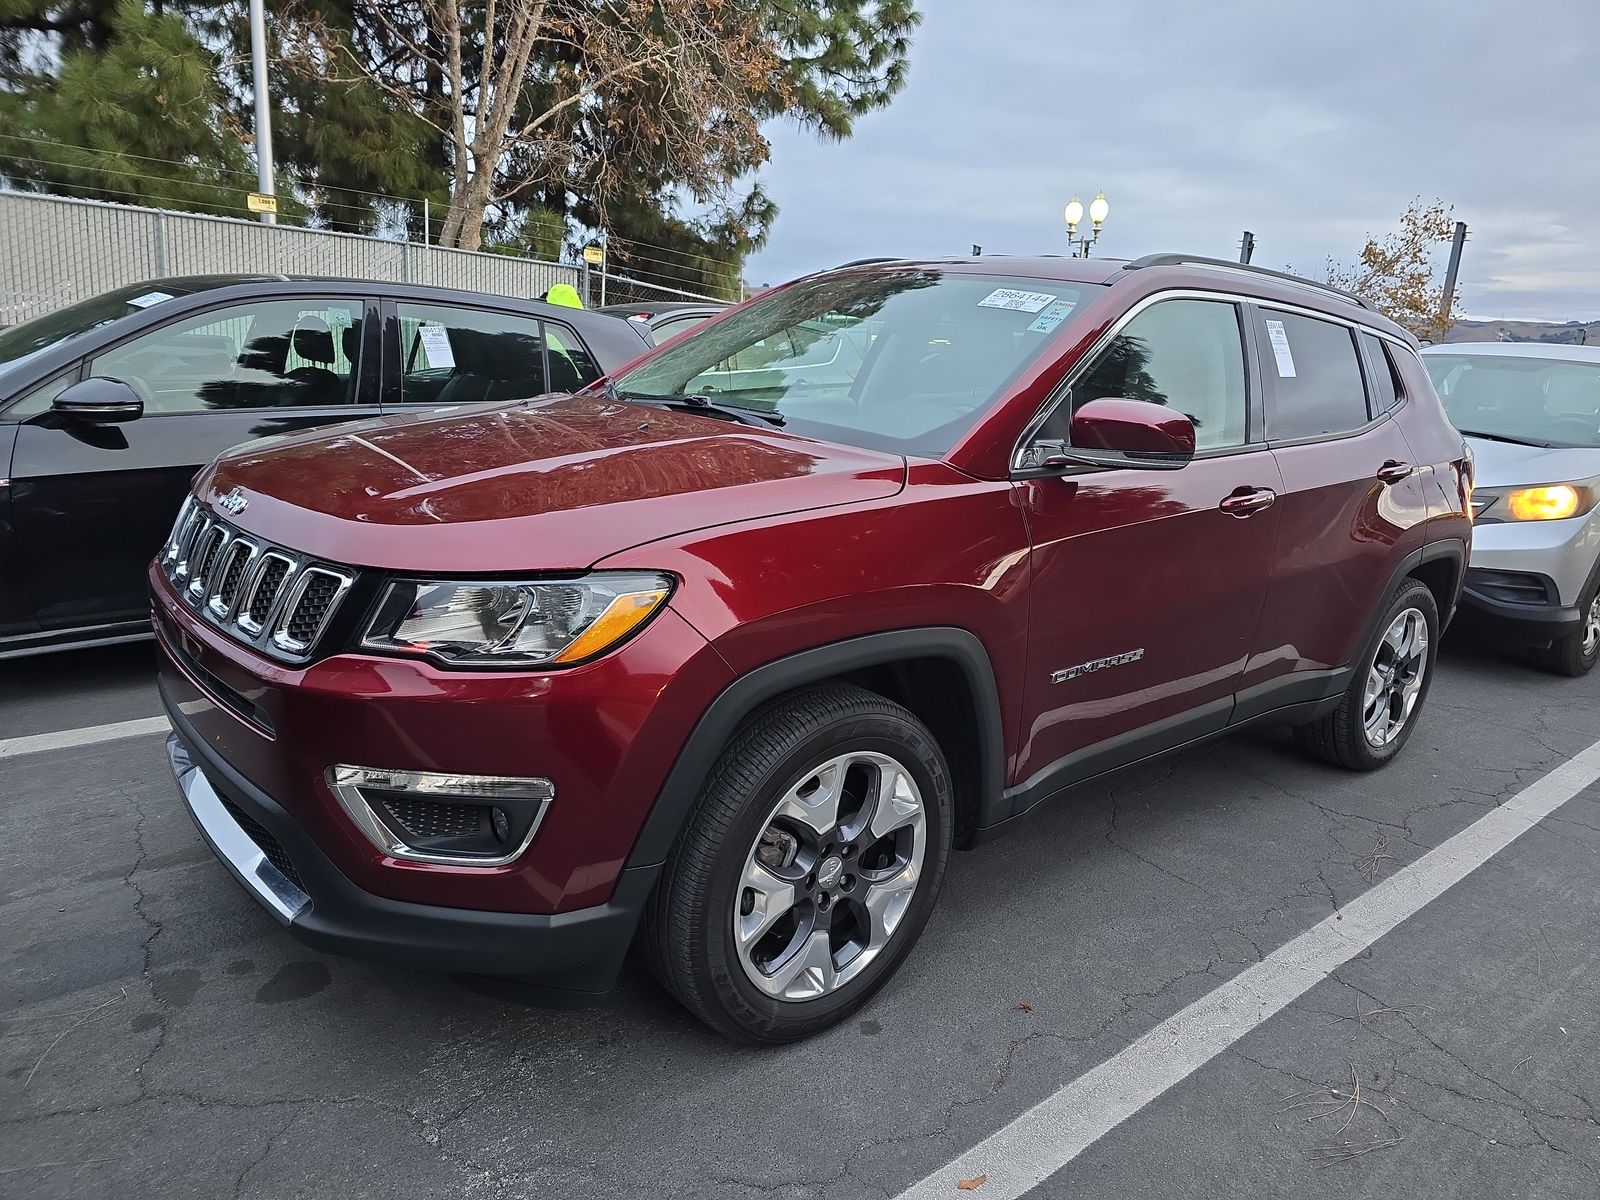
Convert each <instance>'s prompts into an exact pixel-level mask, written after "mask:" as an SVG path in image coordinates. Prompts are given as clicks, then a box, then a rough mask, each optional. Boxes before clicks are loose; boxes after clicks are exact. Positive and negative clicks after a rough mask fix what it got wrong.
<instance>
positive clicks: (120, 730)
mask: <svg viewBox="0 0 1600 1200" xmlns="http://www.w3.org/2000/svg"><path fill="white" fill-rule="evenodd" d="M171 728H172V726H171V724H170V723H169V722H168V721H167V719H166V718H165V717H140V718H139V719H138V720H137V721H114V722H112V723H111V724H110V725H89V726H86V727H85V728H83V729H59V730H57V731H56V732H55V733H36V734H33V735H32V736H31V737H17V738H6V739H4V740H0V758H16V757H17V756H19V755H22V754H39V753H41V752H42V751H45V750H68V749H71V748H72V747H74V746H93V745H95V744H96V743H98V742H115V741H119V740H121V739H122V738H131V737H143V736H144V735H145V734H147V733H166V732H167V731H168V730H170V729H171Z"/></svg>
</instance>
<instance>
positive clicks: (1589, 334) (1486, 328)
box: [1444, 320, 1600, 346]
mask: <svg viewBox="0 0 1600 1200" xmlns="http://www.w3.org/2000/svg"><path fill="white" fill-rule="evenodd" d="M1444 340H1445V341H1447V342H1554V343H1557V344H1561V345H1567V346H1600V321H1568V322H1566V323H1565V324H1561V323H1559V322H1556V321H1511V320H1497V321H1457V322H1456V323H1455V324H1454V325H1453V326H1451V328H1450V332H1449V334H1447V335H1446V336H1445V339H1444Z"/></svg>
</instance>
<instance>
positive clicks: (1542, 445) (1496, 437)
mask: <svg viewBox="0 0 1600 1200" xmlns="http://www.w3.org/2000/svg"><path fill="white" fill-rule="evenodd" d="M1457 432H1458V433H1460V434H1462V435H1463V436H1464V437H1475V438H1483V439H1484V440H1485V441H1490V442H1509V443H1510V444H1511V445H1513V446H1537V447H1538V448H1539V449H1541V450H1552V449H1554V448H1555V443H1554V442H1536V441H1534V440H1533V439H1532V438H1519V437H1512V436H1511V435H1510V434H1509V433H1483V432H1482V431H1480V430H1477V429H1458V430H1457Z"/></svg>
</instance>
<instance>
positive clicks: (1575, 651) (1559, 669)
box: [1533, 580, 1600, 677]
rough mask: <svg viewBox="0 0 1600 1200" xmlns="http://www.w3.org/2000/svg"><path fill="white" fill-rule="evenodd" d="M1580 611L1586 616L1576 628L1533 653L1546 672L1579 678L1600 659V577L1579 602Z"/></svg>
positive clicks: (1534, 659)
mask: <svg viewBox="0 0 1600 1200" xmlns="http://www.w3.org/2000/svg"><path fill="white" fill-rule="evenodd" d="M1578 611H1579V612H1580V613H1581V614H1582V616H1581V618H1580V621H1579V624H1578V627H1577V628H1576V629H1574V630H1573V631H1572V632H1571V633H1569V634H1567V635H1566V636H1565V637H1560V638H1557V639H1556V640H1555V641H1554V642H1552V643H1550V645H1548V646H1546V647H1545V648H1544V649H1542V650H1535V651H1534V652H1533V661H1534V662H1536V663H1538V664H1539V666H1541V667H1543V668H1544V669H1545V670H1546V671H1553V672H1555V673H1556V674H1557V675H1570V676H1573V677H1577V676H1579V675H1587V674H1588V673H1589V672H1590V671H1592V670H1594V664H1595V663H1596V662H1600V580H1596V582H1595V583H1593V584H1591V585H1590V587H1589V590H1588V592H1587V593H1586V594H1585V595H1584V597H1583V599H1581V600H1579V601H1578Z"/></svg>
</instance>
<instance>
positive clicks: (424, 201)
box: [422, 196, 432, 246]
mask: <svg viewBox="0 0 1600 1200" xmlns="http://www.w3.org/2000/svg"><path fill="white" fill-rule="evenodd" d="M429 211H430V210H429V208H428V198H427V197H426V196H424V197H423V198H422V244H423V245H424V246H426V245H427V244H428V226H429V225H430V224H432V222H431V220H430V219H429V215H428V214H429Z"/></svg>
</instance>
